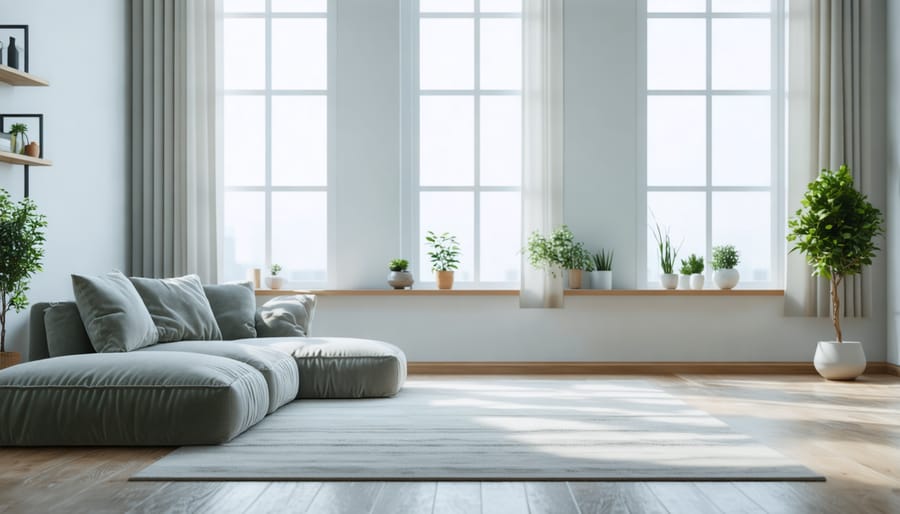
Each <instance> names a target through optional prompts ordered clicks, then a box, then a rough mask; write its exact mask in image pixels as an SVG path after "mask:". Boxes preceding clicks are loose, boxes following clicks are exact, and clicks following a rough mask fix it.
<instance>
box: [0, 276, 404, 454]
mask: <svg viewBox="0 0 900 514" xmlns="http://www.w3.org/2000/svg"><path fill="white" fill-rule="evenodd" d="M139 280H148V279H139ZM171 280H177V279H171ZM144 285H147V284H144ZM163 285H166V284H165V283H164V284H163ZM158 286H159V284H158V283H153V284H150V287H158ZM123 287H127V286H123ZM229 287H231V288H234V287H245V288H249V286H247V285H233V286H205V292H206V297H207V298H208V301H209V307H210V309H209V310H210V311H211V313H212V315H214V316H215V322H214V323H213V324H214V325H215V329H213V328H212V326H211V325H210V324H209V323H207V324H206V327H207V328H206V329H204V330H199V331H197V330H195V331H194V332H196V333H195V334H194V336H196V337H200V336H203V335H213V336H215V335H216V332H217V331H218V336H219V337H221V338H222V339H223V340H219V339H218V338H217V339H215V340H182V341H166V342H157V343H155V344H148V345H146V346H141V347H136V348H130V349H129V350H128V351H123V350H122V349H121V348H120V349H112V350H111V349H110V348H109V347H108V346H107V341H97V339H98V337H101V336H102V337H107V336H108V337H109V339H110V340H112V339H115V337H116V335H115V333H114V331H113V332H109V330H108V327H106V330H107V331H100V332H99V334H101V336H98V331H97V330H96V329H97V326H96V323H97V320H96V319H91V318H90V317H86V316H85V312H86V309H85V308H84V306H80V305H78V304H76V303H75V302H60V303H54V304H49V303H38V304H35V305H34V306H33V307H32V310H31V320H30V330H31V332H30V362H27V363H25V364H20V365H18V366H14V367H12V368H8V369H6V370H3V371H0V446H73V445H74V446H95V445H96V446H169V445H195V444H219V443H223V442H227V441H229V440H231V439H232V438H234V437H235V436H237V435H238V434H240V433H242V432H244V431H245V430H247V429H249V428H251V427H252V426H253V425H255V424H256V423H258V422H259V421H260V420H262V419H263V418H264V417H265V416H266V415H268V414H271V413H273V412H275V411H277V410H278V408H280V407H281V406H283V405H285V404H287V403H289V402H292V401H296V400H299V399H316V398H365V397H386V396H393V395H394V394H396V393H397V392H398V391H399V390H400V389H401V387H402V386H403V383H404V381H405V379H406V357H405V355H404V354H403V352H402V351H401V350H400V349H399V348H397V347H396V346H394V345H391V344H389V343H385V342H381V341H373V340H365V339H352V338H331V337H307V336H306V334H307V333H308V326H309V322H310V320H311V317H312V313H313V311H314V306H315V298H314V297H311V296H284V297H278V298H275V299H273V300H270V301H269V302H267V303H266V304H265V305H263V306H262V307H261V308H260V309H256V306H255V298H253V293H252V289H248V294H249V297H250V298H251V299H252V301H253V303H252V309H253V310H252V312H248V308H250V307H249V306H248V305H247V301H248V300H247V298H248V297H247V294H244V293H243V292H241V291H237V290H234V289H228V288H229ZM222 288H226V289H222ZM193 290H196V288H194V289H193ZM223 291H224V293H223ZM225 293H227V294H231V293H237V294H238V296H240V297H241V298H242V300H241V301H242V302H243V303H244V306H243V307H242V308H241V309H236V308H235V305H236V303H235V302H234V301H230V300H227V298H226V301H222V298H223V294H225ZM227 294H225V296H227ZM77 297H78V295H77V294H76V298H77ZM198 301H199V300H198ZM100 303H102V302H100ZM152 303H153V302H152V301H148V303H147V307H148V310H149V311H150V313H151V316H152V317H153V319H154V323H155V326H156V327H157V328H159V330H158V334H152V335H155V336H158V337H159V338H168V339H172V338H180V337H186V336H185V334H188V333H190V332H191V329H190V325H192V324H193V325H195V326H197V325H198V323H195V322H194V321H191V320H187V322H185V320H183V319H181V320H180V319H179V317H180V316H181V314H182V313H183V312H184V309H185V307H183V306H182V307H178V306H177V305H176V306H173V302H172V300H171V298H169V299H168V300H167V301H166V302H163V303H166V305H165V306H164V308H162V310H160V308H159V306H157V309H156V311H154V307H153V305H152ZM107 306H108V305H107ZM112 311H113V312H112V313H106V314H104V315H103V316H106V318H110V317H112V319H113V320H114V321H116V322H117V323H118V322H119V321H121V320H117V319H116V316H125V317H127V316H129V315H130V314H129V313H128V312H125V310H124V309H121V310H119V311H117V310H116V309H115V308H114V309H112ZM163 311H164V315H163V317H162V318H159V317H158V316H157V315H158V314H159V312H163ZM238 311H242V313H241V312H238ZM154 312H155V314H154ZM236 313H237V314H236ZM131 314H133V313H131ZM190 315H191V314H190V313H188V314H187V315H186V316H187V317H188V318H189V317H190ZM103 316H101V318H100V322H106V321H109V319H106V320H105V321H104V318H103ZM248 316H250V317H249V318H248ZM201 317H202V315H201ZM200 325H202V323H201V324H200ZM251 325H252V326H251ZM173 327H174V328H173ZM184 327H188V328H187V329H184ZM89 333H90V334H89ZM164 333H168V334H169V335H168V336H165V335H164ZM285 334H289V335H285ZM248 335H255V336H256V337H239V338H234V336H248ZM260 336H262V337H260ZM228 339H231V340H228ZM97 349H100V350H105V351H101V352H97V351H96V350H97ZM348 408H351V407H350V406H348Z"/></svg>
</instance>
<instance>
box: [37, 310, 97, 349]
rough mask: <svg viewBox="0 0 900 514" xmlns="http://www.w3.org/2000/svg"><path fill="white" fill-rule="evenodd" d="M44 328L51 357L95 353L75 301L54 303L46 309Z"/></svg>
mask: <svg viewBox="0 0 900 514" xmlns="http://www.w3.org/2000/svg"><path fill="white" fill-rule="evenodd" d="M44 329H45V330H46V333H47V352H48V353H49V355H50V356H51V357H61V356H63V355H80V354H82V353H94V347H93V345H91V338H90V336H88V333H87V331H86V330H85V329H84V323H83V322H82V321H81V314H79V313H78V306H77V305H75V304H74V303H73V302H64V303H54V304H53V305H51V306H50V307H47V308H46V309H44Z"/></svg>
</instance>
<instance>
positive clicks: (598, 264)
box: [591, 249, 613, 291]
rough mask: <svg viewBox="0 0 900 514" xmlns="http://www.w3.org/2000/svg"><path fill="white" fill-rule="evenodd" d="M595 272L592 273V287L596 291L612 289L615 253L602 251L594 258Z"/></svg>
mask: <svg viewBox="0 0 900 514" xmlns="http://www.w3.org/2000/svg"><path fill="white" fill-rule="evenodd" d="M592 259H593V261H594V263H593V264H594V270H593V271H591V287H593V288H594V289H603V290H607V291H608V290H610V289H612V263H613V252H612V251H609V252H607V251H606V250H604V249H600V251H599V252H597V253H595V254H594V255H593V257H592Z"/></svg>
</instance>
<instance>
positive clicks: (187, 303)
mask: <svg viewBox="0 0 900 514" xmlns="http://www.w3.org/2000/svg"><path fill="white" fill-rule="evenodd" d="M131 282H132V283H133V284H134V287H135V289H137V292H138V294H139V295H140V297H141V299H142V300H143V302H144V305H146V306H147V310H148V311H150V316H151V317H152V318H153V323H154V324H155V325H156V329H157V331H158V332H159V342H160V343H167V342H173V341H193V340H201V341H213V340H216V339H222V332H221V331H220V330H219V325H218V324H217V323H216V317H215V316H214V315H213V312H212V309H211V308H210V306H209V300H207V299H206V294H204V293H203V285H202V284H201V283H200V277H198V276H197V275H187V276H184V277H177V278H162V279H160V278H140V277H131Z"/></svg>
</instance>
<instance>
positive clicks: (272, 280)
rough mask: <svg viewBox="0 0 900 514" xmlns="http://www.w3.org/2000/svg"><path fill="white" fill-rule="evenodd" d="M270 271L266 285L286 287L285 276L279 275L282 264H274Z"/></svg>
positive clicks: (270, 287)
mask: <svg viewBox="0 0 900 514" xmlns="http://www.w3.org/2000/svg"><path fill="white" fill-rule="evenodd" d="M269 273H270V275H269V276H268V277H266V286H268V288H269V289H282V288H284V284H285V282H286V280H285V279H284V277H282V276H279V275H278V274H279V273H281V265H280V264H272V265H271V266H270V267H269Z"/></svg>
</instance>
